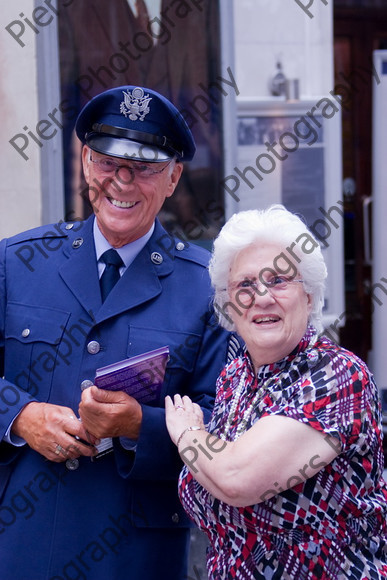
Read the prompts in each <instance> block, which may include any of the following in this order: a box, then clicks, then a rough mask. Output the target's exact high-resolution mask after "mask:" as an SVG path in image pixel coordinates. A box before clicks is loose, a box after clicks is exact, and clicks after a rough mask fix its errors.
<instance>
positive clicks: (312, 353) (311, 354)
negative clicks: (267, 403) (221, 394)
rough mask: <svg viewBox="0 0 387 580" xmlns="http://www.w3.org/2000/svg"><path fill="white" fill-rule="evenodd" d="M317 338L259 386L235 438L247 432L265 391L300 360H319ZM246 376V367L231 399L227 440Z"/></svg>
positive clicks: (290, 370)
mask: <svg viewBox="0 0 387 580" xmlns="http://www.w3.org/2000/svg"><path fill="white" fill-rule="evenodd" d="M316 340H317V336H316V335H315V336H313V337H312V338H311V340H310V343H309V345H308V348H307V349H306V350H305V351H304V352H302V353H300V354H299V355H298V356H296V357H295V358H294V359H293V361H292V362H291V364H290V366H289V368H288V370H286V371H282V372H281V373H279V375H278V376H277V377H269V378H268V379H266V381H265V382H264V383H263V385H262V387H260V388H257V392H256V393H255V395H254V397H253V399H252V400H251V402H250V405H249V408H248V409H247V411H246V412H245V413H244V415H243V419H242V421H240V423H238V426H237V428H236V431H235V437H234V440H235V439H238V437H239V436H240V435H241V434H242V433H244V432H245V430H246V427H247V425H248V423H249V420H250V417H251V415H252V413H253V411H254V409H255V405H256V403H257V401H258V399H259V398H260V397H261V396H262V393H263V392H265V391H267V390H268V389H269V387H272V386H274V385H275V384H277V383H279V382H281V381H282V380H283V378H284V377H285V375H290V374H291V372H292V371H293V370H295V369H296V368H297V367H298V366H299V364H300V362H301V361H302V360H303V359H305V358H306V359H307V360H308V363H309V365H314V363H316V362H317V361H318V360H319V358H320V356H319V353H318V351H317V350H314V349H313V347H314V345H315V342H316ZM246 376H247V369H246V368H245V369H244V371H243V373H242V375H241V377H240V379H239V382H238V386H237V388H236V389H235V393H234V395H233V398H232V401H231V405H230V412H229V415H228V419H227V422H226V425H225V430H224V432H223V437H224V438H225V439H226V440H227V436H228V434H229V431H230V429H231V425H232V423H233V421H234V418H235V415H236V410H237V407H238V405H239V403H240V400H241V396H242V393H243V391H244V389H245V382H246ZM297 380H298V379H297ZM297 380H296V381H294V382H293V383H291V384H292V385H293V384H295V383H296V382H297Z"/></svg>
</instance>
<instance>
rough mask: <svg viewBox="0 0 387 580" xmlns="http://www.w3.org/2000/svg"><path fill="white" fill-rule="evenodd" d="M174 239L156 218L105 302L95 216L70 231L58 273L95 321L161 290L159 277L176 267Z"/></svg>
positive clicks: (137, 304) (153, 296) (145, 299)
mask: <svg viewBox="0 0 387 580" xmlns="http://www.w3.org/2000/svg"><path fill="white" fill-rule="evenodd" d="M174 251H175V248H174V241H173V239H172V238H170V236H169V235H168V234H167V233H166V231H165V230H164V229H163V228H162V226H161V225H160V223H159V222H158V221H156V226H155V230H154V232H153V234H152V237H151V238H150V240H149V242H148V243H147V244H146V246H145V247H144V248H143V249H142V250H141V252H140V253H139V254H138V256H137V257H136V258H135V260H134V261H133V263H132V264H131V265H130V266H129V268H128V269H127V270H126V271H125V273H124V275H123V276H122V278H121V279H120V280H119V281H118V282H117V284H116V285H115V287H114V288H113V290H112V291H111V292H110V294H109V296H108V297H107V298H106V300H105V302H104V303H102V300H101V294H100V287H99V278H98V268H97V260H96V254H95V246H94V237H93V216H92V217H91V218H89V219H88V220H86V222H84V224H83V227H82V228H81V229H80V230H78V231H76V232H72V231H70V232H69V243H68V245H66V248H65V249H64V253H65V254H66V255H67V256H68V259H67V260H66V262H65V263H64V264H63V265H62V266H61V267H60V269H59V274H60V276H61V277H62V279H63V281H64V282H65V284H66V285H67V286H68V288H69V289H70V290H71V292H72V293H73V294H74V296H75V298H76V299H77V300H78V301H79V302H80V304H81V305H82V307H83V308H84V309H85V311H86V312H88V313H89V315H90V316H91V317H92V318H93V319H94V321H95V322H96V323H99V322H102V321H103V320H106V319H107V318H110V317H112V316H117V315H118V314H120V313H122V312H125V311H126V310H130V309H131V308H134V307H136V306H139V305H140V304H143V303H144V302H147V301H148V300H151V299H152V298H155V297H156V296H158V295H159V294H160V293H161V290H162V286H161V282H160V278H161V277H163V276H167V275H169V274H170V273H171V272H172V271H173V269H174Z"/></svg>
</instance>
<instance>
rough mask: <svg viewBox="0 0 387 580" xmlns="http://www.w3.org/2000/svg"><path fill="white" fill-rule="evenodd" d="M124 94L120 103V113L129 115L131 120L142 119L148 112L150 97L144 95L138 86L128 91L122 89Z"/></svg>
mask: <svg viewBox="0 0 387 580" xmlns="http://www.w3.org/2000/svg"><path fill="white" fill-rule="evenodd" d="M122 92H123V95H124V100H123V101H122V102H121V104H120V113H122V114H123V115H125V117H129V119H130V120H131V121H137V119H138V120H139V121H143V120H144V118H145V117H146V115H147V114H148V113H149V111H150V108H149V106H148V105H149V103H150V101H151V100H152V97H150V96H149V95H145V94H144V91H143V90H142V89H141V88H140V87H136V88H135V89H133V90H132V92H130V91H127V92H125V91H122Z"/></svg>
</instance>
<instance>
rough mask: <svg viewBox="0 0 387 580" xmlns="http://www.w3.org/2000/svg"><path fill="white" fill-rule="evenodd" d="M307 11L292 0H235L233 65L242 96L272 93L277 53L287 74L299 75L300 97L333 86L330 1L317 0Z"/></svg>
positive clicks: (290, 75)
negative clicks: (271, 83) (311, 15)
mask: <svg viewBox="0 0 387 580" xmlns="http://www.w3.org/2000/svg"><path fill="white" fill-rule="evenodd" d="M300 3H301V4H302V1H301V0H300ZM305 4H308V3H307V2H305V1H304V5H305ZM310 12H311V14H313V18H311V17H310V16H308V15H307V14H306V13H305V11H304V10H303V9H302V8H301V7H300V5H299V4H297V2H296V0H234V21H235V68H236V75H237V82H238V86H239V89H240V91H241V94H240V96H241V97H268V96H270V90H269V83H270V79H271V78H272V76H273V75H274V74H275V72H276V60H277V58H278V57H280V59H281V62H282V65H283V71H284V73H285V75H286V76H287V77H288V78H290V79H292V78H298V79H299V80H300V96H301V97H304V98H308V97H314V96H318V95H324V94H326V93H328V92H329V91H330V90H332V89H333V86H334V83H333V78H334V77H333V1H330V4H329V5H325V4H323V3H322V2H321V1H320V0H315V1H314V3H313V4H312V5H311V8H310Z"/></svg>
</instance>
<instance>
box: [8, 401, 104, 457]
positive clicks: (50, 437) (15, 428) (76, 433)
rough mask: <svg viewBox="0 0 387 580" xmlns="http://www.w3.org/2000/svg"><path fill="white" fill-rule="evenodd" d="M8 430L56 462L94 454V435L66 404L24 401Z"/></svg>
mask: <svg viewBox="0 0 387 580" xmlns="http://www.w3.org/2000/svg"><path fill="white" fill-rule="evenodd" d="M11 432H12V433H13V434H14V435H17V436H18V437H21V438H22V439H24V440H25V441H26V442H27V443H28V445H29V446H30V447H31V448H32V449H34V450H35V451H37V452H38V453H40V454H41V455H43V456H44V457H45V458H46V459H49V460H50V461H55V462H57V463H60V462H62V461H66V459H74V458H76V457H80V456H81V455H86V456H89V457H91V456H93V455H95V454H96V449H95V447H94V444H95V443H96V438H95V437H91V436H90V435H89V434H88V433H87V432H86V430H85V429H84V427H83V425H82V423H81V422H80V421H79V420H78V419H77V418H76V417H75V415H74V411H73V410H72V409H70V408H69V407H61V406H59V405H51V404H50V403H38V402H35V401H33V402H31V403H28V405H26V406H25V407H24V409H23V410H22V411H21V413H20V414H19V415H18V417H17V418H16V419H15V421H14V423H13V425H12V430H11ZM76 437H77V438H79V439H82V440H83V441H85V443H82V442H81V441H80V440H79V439H76ZM87 443H89V445H87Z"/></svg>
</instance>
